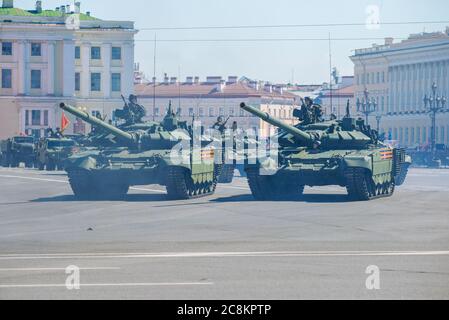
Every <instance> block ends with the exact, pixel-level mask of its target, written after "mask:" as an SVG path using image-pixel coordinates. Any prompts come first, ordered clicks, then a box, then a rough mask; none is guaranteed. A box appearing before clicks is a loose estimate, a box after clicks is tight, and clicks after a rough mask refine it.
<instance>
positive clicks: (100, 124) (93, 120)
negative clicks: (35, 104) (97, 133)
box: [59, 103, 136, 143]
mask: <svg viewBox="0 0 449 320" xmlns="http://www.w3.org/2000/svg"><path fill="white" fill-rule="evenodd" d="M59 107H60V108H61V109H63V110H64V111H67V112H68V113H70V114H72V115H74V116H75V117H77V118H80V119H82V120H83V121H85V122H87V123H89V124H90V125H92V126H94V127H96V128H101V129H103V130H105V131H107V132H109V133H110V134H112V135H113V136H115V137H117V138H120V139H123V140H126V141H128V142H132V143H133V142H136V139H135V137H134V136H133V135H132V134H130V133H128V132H125V131H122V130H120V129H118V128H116V127H114V126H112V125H110V124H108V123H106V122H104V121H102V120H100V119H98V118H97V117H94V116H91V115H89V114H88V113H86V112H84V111H81V110H78V109H77V108H75V107H72V106H69V105H66V104H65V103H61V104H60V105H59Z"/></svg>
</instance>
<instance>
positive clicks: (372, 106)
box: [357, 89, 380, 125]
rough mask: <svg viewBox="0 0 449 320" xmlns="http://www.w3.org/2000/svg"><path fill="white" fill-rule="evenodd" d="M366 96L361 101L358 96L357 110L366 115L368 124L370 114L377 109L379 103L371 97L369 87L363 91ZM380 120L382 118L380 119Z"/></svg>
mask: <svg viewBox="0 0 449 320" xmlns="http://www.w3.org/2000/svg"><path fill="white" fill-rule="evenodd" d="M363 95H364V98H363V100H362V101H361V100H360V99H359V98H357V111H358V112H360V113H362V114H364V115H365V122H366V125H368V124H369V116H370V115H371V114H372V113H374V112H376V111H377V103H376V101H375V100H374V99H370V98H369V92H368V89H365V91H364V92H363ZM379 122H380V120H379Z"/></svg>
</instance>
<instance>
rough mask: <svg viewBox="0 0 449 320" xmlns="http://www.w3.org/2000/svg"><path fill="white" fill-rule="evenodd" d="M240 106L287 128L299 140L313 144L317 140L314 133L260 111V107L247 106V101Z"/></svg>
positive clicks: (278, 125) (276, 125)
mask: <svg viewBox="0 0 449 320" xmlns="http://www.w3.org/2000/svg"><path fill="white" fill-rule="evenodd" d="M240 107H241V108H242V109H243V110H245V111H247V112H249V113H251V114H253V115H254V116H256V117H258V118H260V119H262V120H263V121H265V122H268V123H269V124H271V125H273V126H275V127H278V128H281V129H283V130H285V131H286V132H288V133H290V134H292V135H293V136H294V137H296V138H297V139H298V140H300V141H302V142H304V143H306V144H312V143H313V142H314V141H315V138H314V137H313V136H312V135H310V134H309V133H307V132H304V131H302V130H299V129H298V128H296V127H294V126H291V125H288V124H286V123H284V122H282V121H281V120H279V119H277V118H274V117H272V116H270V115H269V114H268V113H266V112H263V111H260V110H259V109H257V108H255V107H251V106H247V105H246V104H245V103H242V104H241V105H240Z"/></svg>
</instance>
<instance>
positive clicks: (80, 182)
mask: <svg viewBox="0 0 449 320" xmlns="http://www.w3.org/2000/svg"><path fill="white" fill-rule="evenodd" d="M68 176H69V183H70V187H71V188H72V191H73V193H74V194H75V197H76V198H78V199H81V200H89V199H91V198H92V194H93V193H94V192H95V191H94V190H91V189H92V183H91V178H90V176H89V174H88V172H86V171H84V170H71V171H69V172H68ZM89 190H90V191H91V192H89Z"/></svg>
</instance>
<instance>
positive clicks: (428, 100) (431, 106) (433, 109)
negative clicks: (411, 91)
mask: <svg viewBox="0 0 449 320" xmlns="http://www.w3.org/2000/svg"><path fill="white" fill-rule="evenodd" d="M437 88H438V87H437V84H436V83H435V82H434V83H433V84H432V94H431V95H430V96H428V95H427V94H426V95H425V96H424V106H425V108H426V109H428V111H429V113H430V118H431V119H432V128H431V151H432V154H435V152H436V144H437V137H436V130H437V128H436V118H437V113H438V112H440V111H442V109H443V108H444V106H445V105H446V101H447V100H446V97H444V96H440V95H438V93H437Z"/></svg>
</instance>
